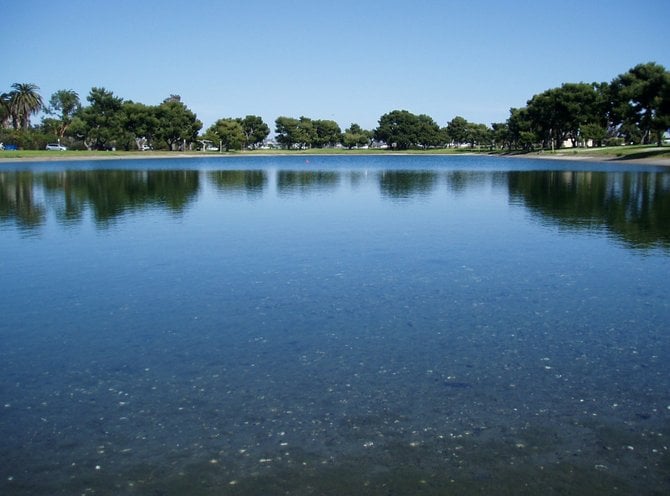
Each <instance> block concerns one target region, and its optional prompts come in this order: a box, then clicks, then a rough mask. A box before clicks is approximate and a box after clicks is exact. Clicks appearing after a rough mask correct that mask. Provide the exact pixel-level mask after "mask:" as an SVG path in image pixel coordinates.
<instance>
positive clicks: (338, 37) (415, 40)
mask: <svg viewBox="0 0 670 496" xmlns="http://www.w3.org/2000/svg"><path fill="white" fill-rule="evenodd" d="M3 3H4V5H3V6H2V9H0V11H1V12H2V29H1V30H0V42H1V43H2V46H3V47H4V49H3V51H2V52H3V53H2V71H1V72H0V74H2V77H1V80H0V91H8V90H9V89H10V86H11V84H12V83H15V82H20V83H35V84H37V85H38V86H39V87H40V88H41V94H42V96H43V98H44V100H45V101H48V99H49V97H50V96H51V94H52V93H53V92H55V91H57V90H59V89H72V90H75V91H76V92H78V93H79V95H80V97H81V99H82V101H83V102H85V97H86V95H88V93H89V91H90V89H91V88H92V87H93V86H102V87H105V88H106V89H108V90H111V91H113V92H114V94H115V95H117V96H120V97H122V98H124V99H128V100H133V101H136V102H141V103H145V104H151V105H154V104H158V103H160V102H161V101H162V100H163V99H164V98H166V97H167V96H169V95H170V94H179V95H181V97H182V101H184V103H186V104H187V105H188V106H189V108H191V109H192V110H193V111H195V112H196V113H197V115H198V117H199V118H200V120H202V121H203V122H204V124H205V126H209V125H211V124H212V123H213V122H214V121H215V120H216V119H218V118H221V117H243V116H245V115H247V114H254V115H260V116H261V117H263V119H264V120H265V121H266V122H267V123H268V124H269V125H270V127H271V128H272V129H273V130H274V120H275V119H276V118H277V117H278V116H280V115H286V116H291V117H299V116H301V115H305V116H307V117H310V118H313V119H333V120H335V121H337V122H338V124H340V126H341V127H342V129H344V128H345V127H348V126H349V124H350V123H352V122H356V123H359V124H360V125H361V126H363V127H364V128H368V129H371V128H374V127H376V126H377V123H378V119H379V117H380V116H381V115H383V114H384V113H387V112H390V111H391V110H394V109H406V110H409V111H411V112H414V113H417V114H419V113H424V114H428V115H430V116H431V117H433V118H434V119H435V120H436V121H437V123H438V124H440V125H441V126H444V125H446V124H447V122H448V121H449V120H451V119H452V118H453V117H454V116H456V115H460V116H463V117H465V118H466V119H467V120H469V121H472V122H478V123H485V124H490V123H491V122H500V121H505V120H506V119H507V117H508V116H509V108H510V107H521V106H524V105H525V103H526V101H527V100H528V99H530V98H531V97H532V96H533V95H534V94H536V93H539V92H541V91H544V90H546V89H549V88H553V87H556V86H560V85H561V84H562V83H564V82H580V81H584V82H593V81H599V82H600V81H611V80H612V79H613V78H614V77H615V76H617V75H618V74H621V73H623V72H626V71H627V70H628V69H630V68H631V67H633V66H634V65H636V64H638V63H642V62H657V63H659V64H662V65H664V66H665V67H666V68H670V23H669V21H668V17H669V15H670V2H669V1H668V0H648V1H646V2H642V3H639V2H633V1H631V0H626V1H622V0H610V1H604V0H603V1H593V0H592V1H589V0H563V1H555V0H553V1H547V0H517V1H504V0H500V1H495V0H490V1H486V0H443V1H440V0H411V1H409V0H403V1H399V0H332V1H318V0H284V1H280V0H275V1H266V0H221V1H215V0H210V1H208V0H191V1H183V0H182V1H178V0H117V1H114V0H109V1H98V0H61V1H53V0H48V1H47V0H20V1H19V0H6V1H5V2H3Z"/></svg>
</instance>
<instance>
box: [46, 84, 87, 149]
mask: <svg viewBox="0 0 670 496" xmlns="http://www.w3.org/2000/svg"><path fill="white" fill-rule="evenodd" d="M79 109H81V102H80V101H79V95H78V94H77V92H76V91H74V90H59V91H57V92H56V93H54V94H53V95H51V98H50V99H49V106H48V107H47V108H46V112H47V114H49V115H53V116H55V133H56V136H58V137H59V138H61V139H62V138H63V137H64V136H65V133H66V132H67V129H68V127H70V124H72V119H73V118H74V115H75V114H76V113H77V112H78V111H79Z"/></svg>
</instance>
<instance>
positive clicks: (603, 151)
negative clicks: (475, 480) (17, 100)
mask: <svg viewBox="0 0 670 496" xmlns="http://www.w3.org/2000/svg"><path fill="white" fill-rule="evenodd" d="M477 153H481V154H485V155H500V156H510V155H513V156H519V157H528V158H562V159H578V160H589V159H591V160H656V159H662V160H670V146H662V147H658V146H648V145H632V146H615V147H602V148H569V149H559V150H555V151H550V150H541V151H534V152H512V153H509V152H506V151H504V150H500V151H496V152H491V151H490V150H487V149H482V150H478V149H471V148H458V149H455V148H431V149H426V150H402V151H393V150H382V149H378V148H370V149H367V150H360V149H358V150H347V149H342V148H318V149H316V148H313V149H309V150H244V151H231V152H198V151H189V152H168V151H151V152H140V151H87V150H67V151H61V152H58V151H46V150H4V151H0V163H2V162H3V161H8V162H9V161H17V160H27V161H57V160H104V159H123V158H179V157H231V156H247V155H261V156H263V155H393V154H403V155H462V154H477Z"/></svg>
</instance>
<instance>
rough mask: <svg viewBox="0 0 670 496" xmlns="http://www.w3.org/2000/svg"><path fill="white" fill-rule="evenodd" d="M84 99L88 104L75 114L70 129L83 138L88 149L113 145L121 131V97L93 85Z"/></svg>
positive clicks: (98, 148)
mask: <svg viewBox="0 0 670 496" xmlns="http://www.w3.org/2000/svg"><path fill="white" fill-rule="evenodd" d="M86 100H87V101H88V102H89V104H90V105H88V106H87V107H83V108H82V109H81V110H80V111H79V112H78V113H77V114H76V117H77V118H76V119H74V120H73V121H72V123H71V131H72V132H73V133H75V134H76V135H77V136H78V137H80V138H81V139H82V140H83V142H84V145H85V146H86V148H87V149H89V150H92V149H95V150H104V149H107V148H111V147H114V146H115V145H116V140H117V139H118V138H120V137H121V135H122V133H123V129H122V114H121V110H122V107H123V99H122V98H120V97H116V96H114V93H112V92H111V91H108V90H106V89H105V88H97V87H94V88H92V89H91V92H90V93H89V95H88V96H87V97H86Z"/></svg>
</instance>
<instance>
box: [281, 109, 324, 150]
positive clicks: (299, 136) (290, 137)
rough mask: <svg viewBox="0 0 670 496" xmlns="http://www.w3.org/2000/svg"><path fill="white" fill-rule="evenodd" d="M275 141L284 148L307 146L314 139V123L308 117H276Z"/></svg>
mask: <svg viewBox="0 0 670 496" xmlns="http://www.w3.org/2000/svg"><path fill="white" fill-rule="evenodd" d="M275 126H276V127H275V133H276V134H277V142H278V143H279V144H280V145H282V146H283V147H284V148H287V149H291V148H300V149H302V148H307V147H309V146H311V145H312V143H314V141H315V139H316V130H315V128H314V123H313V121H312V120H311V119H309V118H308V117H304V116H303V117H300V119H295V118H293V117H284V116H281V117H277V119H275Z"/></svg>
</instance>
